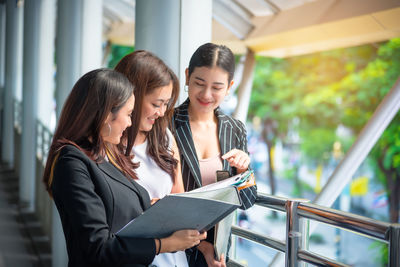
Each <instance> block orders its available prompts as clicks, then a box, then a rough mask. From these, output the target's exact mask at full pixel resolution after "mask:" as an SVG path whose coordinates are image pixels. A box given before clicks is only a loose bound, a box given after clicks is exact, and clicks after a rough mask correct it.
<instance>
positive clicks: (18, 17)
mask: <svg viewBox="0 0 400 267" xmlns="http://www.w3.org/2000/svg"><path fill="white" fill-rule="evenodd" d="M19 3H20V1H15V0H7V2H6V52H5V54H6V56H5V59H6V62H5V84H4V98H3V103H4V109H3V129H2V130H3V132H2V148H1V149H2V151H1V152H2V153H1V159H2V161H3V162H6V163H7V164H8V166H9V167H10V168H12V167H14V97H17V96H18V99H21V97H20V93H19V92H20V91H21V87H20V86H21V82H20V79H21V77H22V75H21V74H22V73H21V72H22V50H21V48H22V35H21V29H22V25H21V24H22V7H20V6H19V5H20V4H19Z"/></svg>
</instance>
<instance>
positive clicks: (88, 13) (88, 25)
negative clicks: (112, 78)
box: [81, 0, 103, 74]
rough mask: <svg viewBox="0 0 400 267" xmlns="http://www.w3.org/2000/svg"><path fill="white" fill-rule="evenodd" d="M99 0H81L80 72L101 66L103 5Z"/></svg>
mask: <svg viewBox="0 0 400 267" xmlns="http://www.w3.org/2000/svg"><path fill="white" fill-rule="evenodd" d="M102 2H103V1H101V0H85V1H83V2H82V5H83V7H82V10H83V16H82V29H81V31H82V40H81V49H82V52H81V74H84V73H86V72H88V71H91V70H93V69H97V68H99V67H101V64H102V63H101V61H102V24H103V21H102V19H103V5H102Z"/></svg>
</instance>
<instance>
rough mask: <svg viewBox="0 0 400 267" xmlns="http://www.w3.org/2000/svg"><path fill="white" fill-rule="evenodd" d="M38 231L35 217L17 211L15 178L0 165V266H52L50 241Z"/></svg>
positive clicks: (18, 209) (16, 184)
mask: <svg viewBox="0 0 400 267" xmlns="http://www.w3.org/2000/svg"><path fill="white" fill-rule="evenodd" d="M40 232H41V231H40V225H39V224H38V222H37V221H36V220H35V216H34V215H33V214H26V213H23V212H21V210H20V208H19V205H18V177H17V175H16V174H15V172H14V171H13V170H9V169H7V168H6V167H5V166H4V165H3V164H0V267H30V266H32V267H47V266H51V265H50V247H49V245H48V244H49V242H48V239H47V238H46V237H45V236H43V235H42V236H40V234H38V233H40ZM33 240H35V242H33ZM36 241H39V242H36ZM43 241H44V242H43ZM39 250H40V251H39ZM46 251H47V252H46Z"/></svg>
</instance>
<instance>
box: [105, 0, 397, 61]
mask: <svg viewBox="0 0 400 267" xmlns="http://www.w3.org/2000/svg"><path fill="white" fill-rule="evenodd" d="M103 10H104V16H103V20H104V25H105V27H104V38H105V39H107V40H108V41H109V42H111V43H117V44H123V45H133V44H134V31H135V30H134V25H135V0H104V1H103ZM212 14H213V23H212V41H213V42H215V43H220V44H225V45H227V46H229V47H230V48H231V49H232V50H233V51H234V52H235V53H236V54H245V53H246V51H247V49H250V50H252V51H253V52H254V53H255V54H257V55H264V56H272V57H290V56H296V55H302V54H308V53H313V52H318V51H325V50H331V49H335V48H341V47H350V46H357V45H362V44H367V43H374V42H381V41H384V40H388V39H390V38H393V37H397V36H400V19H398V18H400V2H399V1H397V0H379V1H377V0H346V1H343V0H213V7H212ZM182 34H183V37H184V35H185V33H184V32H183V33H182Z"/></svg>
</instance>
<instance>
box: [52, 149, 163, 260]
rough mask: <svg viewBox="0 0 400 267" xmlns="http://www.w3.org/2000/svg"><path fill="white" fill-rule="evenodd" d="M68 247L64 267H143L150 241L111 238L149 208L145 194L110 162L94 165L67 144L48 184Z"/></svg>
mask: <svg viewBox="0 0 400 267" xmlns="http://www.w3.org/2000/svg"><path fill="white" fill-rule="evenodd" d="M51 189H52V193H53V199H54V202H55V204H56V206H57V209H58V212H59V214H60V217H61V222H62V226H63V230H64V235H65V238H66V243H67V250H68V257H69V263H68V266H74V267H77V266H148V265H149V264H150V263H151V262H152V261H153V259H154V256H155V254H156V251H155V242H154V239H151V238H150V239H144V238H126V237H116V236H115V234H114V233H115V232H117V231H118V230H119V229H121V228H122V226H124V225H125V224H126V223H128V222H129V221H131V220H132V219H134V218H136V217H137V216H139V215H140V214H141V213H142V212H143V211H144V210H146V209H147V208H149V207H150V198H149V195H148V193H147V191H146V190H145V189H144V188H143V187H141V186H140V185H139V184H138V183H136V182H135V181H133V180H128V179H127V178H126V177H125V176H124V175H123V174H122V172H120V171H119V170H118V169H117V168H116V167H114V166H113V165H112V164H111V163H109V162H107V161H105V160H103V161H102V162H101V163H95V162H94V161H93V160H91V159H89V158H88V157H87V156H86V155H85V154H84V153H83V152H82V151H80V150H79V149H78V148H76V147H74V146H72V145H67V146H65V147H64V148H63V149H62V150H61V152H60V155H59V157H58V160H57V162H56V165H55V168H54V178H53V183H52V186H51Z"/></svg>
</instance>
